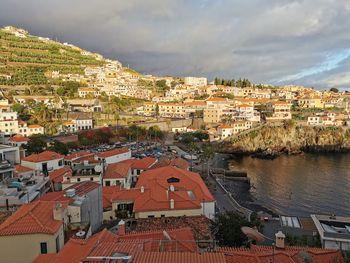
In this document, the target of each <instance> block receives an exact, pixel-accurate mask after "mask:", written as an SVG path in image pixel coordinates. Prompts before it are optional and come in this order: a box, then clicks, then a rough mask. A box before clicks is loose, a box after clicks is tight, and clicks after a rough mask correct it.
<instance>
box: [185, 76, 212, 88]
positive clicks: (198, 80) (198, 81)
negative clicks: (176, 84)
mask: <svg viewBox="0 0 350 263" xmlns="http://www.w3.org/2000/svg"><path fill="white" fill-rule="evenodd" d="M185 85H190V86H207V85H208V79H207V78H203V77H185Z"/></svg>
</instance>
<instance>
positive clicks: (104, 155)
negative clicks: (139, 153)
mask: <svg viewBox="0 0 350 263" xmlns="http://www.w3.org/2000/svg"><path fill="white" fill-rule="evenodd" d="M129 151H130V150H129V149H127V148H118V149H114V150H110V151H106V152H101V153H98V154H97V156H98V157H100V158H107V157H111V156H114V155H119V154H123V153H127V152H129Z"/></svg>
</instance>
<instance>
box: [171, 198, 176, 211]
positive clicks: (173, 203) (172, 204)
mask: <svg viewBox="0 0 350 263" xmlns="http://www.w3.org/2000/svg"><path fill="white" fill-rule="evenodd" d="M174 208H175V201H174V199H170V209H174Z"/></svg>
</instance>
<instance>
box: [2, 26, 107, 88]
mask: <svg viewBox="0 0 350 263" xmlns="http://www.w3.org/2000/svg"><path fill="white" fill-rule="evenodd" d="M81 51H82V50H81V49H79V48H76V47H70V46H66V45H63V44H61V43H59V42H55V41H51V40H42V39H39V38H38V37H35V36H30V35H28V36H27V37H25V38H22V37H17V36H15V35H13V34H11V33H9V32H6V31H4V30H1V29H0V85H31V84H46V83H47V82H48V78H47V74H45V73H46V72H50V71H53V70H55V71H60V73H63V74H67V73H73V74H83V73H84V68H85V67H86V66H98V65H102V64H104V63H105V62H104V61H101V60H98V59H96V58H95V57H92V56H86V55H82V54H81ZM7 76H11V78H10V79H9V78H8V77H7Z"/></svg>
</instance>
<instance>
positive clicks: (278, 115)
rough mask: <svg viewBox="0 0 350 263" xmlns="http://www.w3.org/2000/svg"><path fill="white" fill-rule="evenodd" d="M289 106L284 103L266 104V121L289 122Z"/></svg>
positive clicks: (273, 102)
mask: <svg viewBox="0 0 350 263" xmlns="http://www.w3.org/2000/svg"><path fill="white" fill-rule="evenodd" d="M291 106H292V105H291V104H290V103H288V102H286V101H272V102H268V103H267V104H266V110H267V116H266V121H281V120H291V119H292V114H291Z"/></svg>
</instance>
